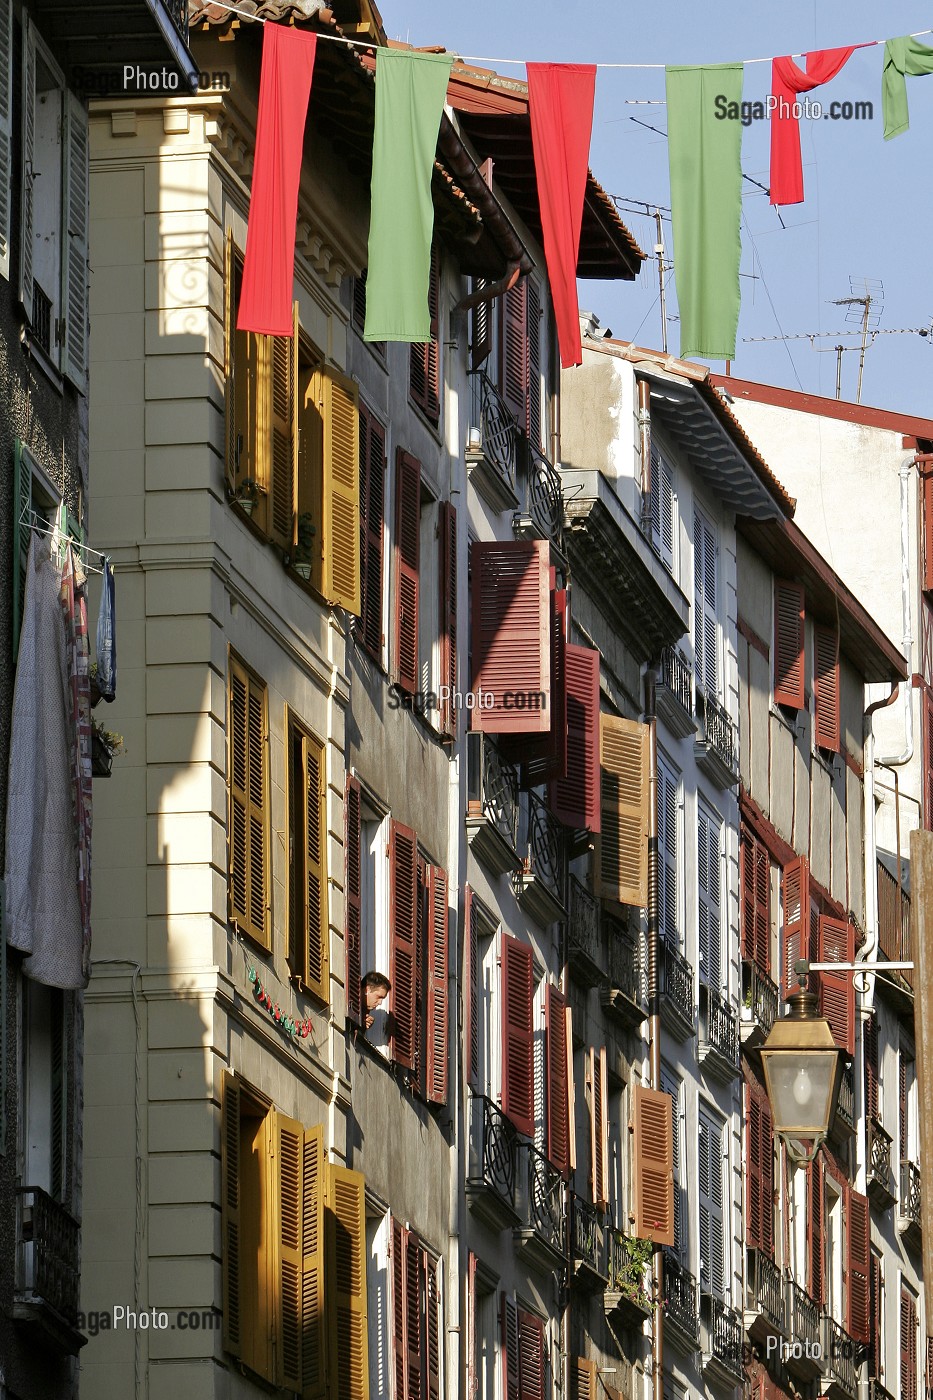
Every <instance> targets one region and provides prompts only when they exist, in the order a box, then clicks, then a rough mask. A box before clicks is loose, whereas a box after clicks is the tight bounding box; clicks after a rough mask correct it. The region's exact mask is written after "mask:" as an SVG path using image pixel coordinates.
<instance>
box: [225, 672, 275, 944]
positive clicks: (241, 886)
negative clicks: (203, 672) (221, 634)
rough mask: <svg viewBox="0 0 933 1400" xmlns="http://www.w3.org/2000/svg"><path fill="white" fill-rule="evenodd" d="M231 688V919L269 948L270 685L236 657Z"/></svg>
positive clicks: (229, 761) (229, 784) (231, 673)
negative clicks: (267, 753)
mask: <svg viewBox="0 0 933 1400" xmlns="http://www.w3.org/2000/svg"><path fill="white" fill-rule="evenodd" d="M229 684H230V707H229V740H228V742H229V755H228V763H229V765H230V766H229V779H228V786H229V801H230V826H229V832H228V842H229V848H230V917H231V918H232V919H233V921H234V922H235V923H236V924H237V925H238V926H239V927H241V928H242V930H243V931H244V933H247V934H249V936H250V937H251V938H254V939H256V941H257V942H258V943H261V944H262V945H263V946H264V947H268V946H269V919H268V891H267V875H266V872H267V869H268V832H267V825H268V823H267V803H266V695H265V687H264V686H263V685H261V684H260V682H258V681H257V680H255V679H254V677H253V676H251V675H250V674H249V672H248V671H247V670H246V669H245V667H244V666H243V665H241V663H240V662H238V661H237V660H236V659H235V658H234V657H233V656H232V655H231V657H230V681H229Z"/></svg>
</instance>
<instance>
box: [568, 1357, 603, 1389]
mask: <svg viewBox="0 0 933 1400" xmlns="http://www.w3.org/2000/svg"><path fill="white" fill-rule="evenodd" d="M573 1377H574V1387H573V1392H572V1394H573V1400H600V1396H599V1373H598V1372H597V1370H596V1362H595V1361H587V1360H586V1358H585V1357H583V1356H577V1357H575V1358H574V1362H573Z"/></svg>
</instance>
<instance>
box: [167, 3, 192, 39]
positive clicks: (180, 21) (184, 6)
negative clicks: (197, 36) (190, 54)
mask: <svg viewBox="0 0 933 1400" xmlns="http://www.w3.org/2000/svg"><path fill="white" fill-rule="evenodd" d="M163 4H164V5H165V8H166V10H167V11H168V15H169V19H170V20H171V21H172V23H173V24H174V26H175V28H176V29H177V30H178V32H179V34H180V35H181V37H182V39H184V41H185V43H186V44H187V42H188V0H163Z"/></svg>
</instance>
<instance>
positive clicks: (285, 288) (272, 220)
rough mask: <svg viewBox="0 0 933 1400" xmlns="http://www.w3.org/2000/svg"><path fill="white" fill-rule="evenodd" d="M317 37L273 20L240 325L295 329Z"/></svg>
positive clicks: (266, 331)
mask: <svg viewBox="0 0 933 1400" xmlns="http://www.w3.org/2000/svg"><path fill="white" fill-rule="evenodd" d="M316 50H317V35H316V34H307V33H305V32H304V31H303V30H301V29H294V28H292V27H291V26H290V25H284V24H266V25H265V26H264V27H263V36H262V74H261V76H260V80H259V116H258V119H257V123H256V154H255V158H254V161H253V188H252V192H251V194H250V201H249V228H248V230H247V236H246V257H245V259H244V264H243V285H242V288H241V290H240V305H239V313H238V316H237V330H239V331H255V332H257V333H258V334H260V335H284V336H289V337H290V336H291V335H292V333H293V321H292V300H293V298H292V289H293V284H294V278H295V228H296V225H297V220H298V183H299V179H300V177H301V153H302V147H303V145H304V130H305V117H306V115H307V111H308V100H309V98H310V96H311V74H312V72H313V70H314V55H315V52H316Z"/></svg>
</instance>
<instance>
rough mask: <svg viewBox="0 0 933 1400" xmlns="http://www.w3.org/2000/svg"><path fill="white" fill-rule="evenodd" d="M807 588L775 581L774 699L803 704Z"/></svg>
mask: <svg viewBox="0 0 933 1400" xmlns="http://www.w3.org/2000/svg"><path fill="white" fill-rule="evenodd" d="M803 622H804V591H803V585H802V584H799V583H790V582H789V581H788V580H787V579H780V578H776V579H775V580H774V699H775V701H776V702H777V704H778V705H788V706H789V707H790V708H791V709H794V710H802V709H803V706H804V700H805V696H804V626H803Z"/></svg>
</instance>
